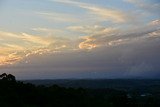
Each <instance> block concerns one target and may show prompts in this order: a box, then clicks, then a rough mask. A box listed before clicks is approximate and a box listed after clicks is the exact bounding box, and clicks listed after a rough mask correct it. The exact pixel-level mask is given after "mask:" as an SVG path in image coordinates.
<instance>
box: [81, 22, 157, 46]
mask: <svg viewBox="0 0 160 107" xmlns="http://www.w3.org/2000/svg"><path fill="white" fill-rule="evenodd" d="M157 22H158V21H157V20H155V21H152V22H150V23H149V24H148V25H146V26H145V27H137V28H135V29H133V28H132V29H128V30H123V29H115V28H105V29H100V30H98V29H97V31H96V32H98V33H93V34H91V35H89V36H85V37H82V38H81V39H82V42H81V43H80V44H79V47H80V48H81V49H92V48H96V47H99V46H116V45H121V44H128V43H131V42H136V41H139V40H146V39H150V38H154V37H155V38H156V37H159V30H160V25H159V24H157ZM153 23H154V24H153ZM155 23H156V24H155Z"/></svg>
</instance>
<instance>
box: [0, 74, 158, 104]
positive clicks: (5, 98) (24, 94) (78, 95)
mask: <svg viewBox="0 0 160 107" xmlns="http://www.w3.org/2000/svg"><path fill="white" fill-rule="evenodd" d="M157 89H158V88H157ZM157 89H155V90H157ZM0 107H160V92H159V91H156V92H155V91H154V90H153V93H152V92H151V93H146V94H142V95H139V93H138V91H137V90H135V91H133V92H132V93H131V94H128V92H127V91H125V90H119V89H108V88H103V89H89V88H88V89H87V88H86V89H85V88H69V87H67V88H64V87H59V86H57V85H52V86H43V85H39V86H37V85H33V84H30V83H23V82H19V81H16V79H15V77H14V76H13V75H11V74H8V75H7V74H5V73H4V74H2V75H0Z"/></svg>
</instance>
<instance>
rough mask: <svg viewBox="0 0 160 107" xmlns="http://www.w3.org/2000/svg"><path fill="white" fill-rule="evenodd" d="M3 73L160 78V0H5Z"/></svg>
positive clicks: (0, 28) (1, 0)
mask: <svg viewBox="0 0 160 107" xmlns="http://www.w3.org/2000/svg"><path fill="white" fill-rule="evenodd" d="M0 14H1V17H0V73H3V72H6V73H11V74H14V75H15V76H16V77H17V79H64V78H75V79H84V78H159V77H160V1H159V0H0Z"/></svg>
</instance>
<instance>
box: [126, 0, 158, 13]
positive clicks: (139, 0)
mask: <svg viewBox="0 0 160 107" xmlns="http://www.w3.org/2000/svg"><path fill="white" fill-rule="evenodd" d="M124 1H126V2H129V3H132V4H134V5H135V6H137V7H139V8H141V9H143V10H145V11H148V12H150V13H158V14H157V15H159V9H160V3H159V2H156V0H146V1H145V0H124Z"/></svg>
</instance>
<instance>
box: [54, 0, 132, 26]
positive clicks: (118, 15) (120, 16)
mask: <svg viewBox="0 0 160 107" xmlns="http://www.w3.org/2000/svg"><path fill="white" fill-rule="evenodd" d="M51 1H54V2H59V3H65V4H70V5H73V6H77V7H80V8H83V9H86V10H88V12H89V13H90V14H93V15H96V16H99V17H100V18H101V19H102V20H108V21H111V22H114V23H123V22H126V21H128V19H129V17H130V16H129V15H127V14H126V13H124V12H122V11H120V10H116V9H109V8H103V7H98V6H94V5H91V4H87V3H81V2H77V1H72V0H51ZM130 18H131V17H130Z"/></svg>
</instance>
